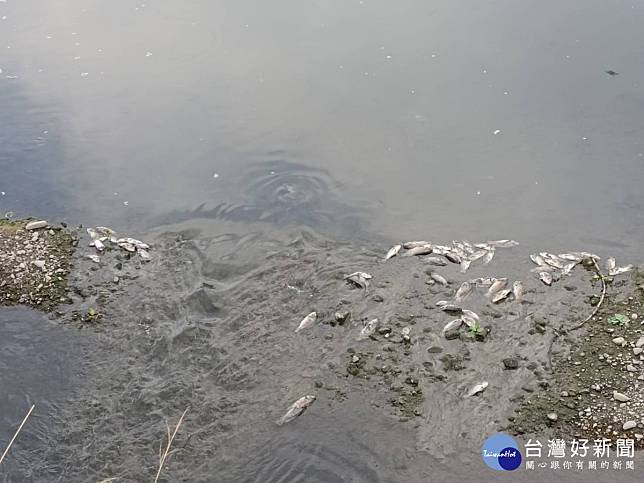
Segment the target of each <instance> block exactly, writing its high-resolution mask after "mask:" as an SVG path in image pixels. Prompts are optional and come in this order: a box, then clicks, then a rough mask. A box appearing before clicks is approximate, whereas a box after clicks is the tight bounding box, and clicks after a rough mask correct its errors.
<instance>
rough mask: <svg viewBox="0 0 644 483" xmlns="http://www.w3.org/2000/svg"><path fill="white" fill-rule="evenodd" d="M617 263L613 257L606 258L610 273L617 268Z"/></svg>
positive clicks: (607, 268)
mask: <svg viewBox="0 0 644 483" xmlns="http://www.w3.org/2000/svg"><path fill="white" fill-rule="evenodd" d="M616 264H617V262H616V261H615V259H614V258H613V257H610V258H607V259H606V270H608V273H609V274H610V272H611V271H612V270H615V265H616Z"/></svg>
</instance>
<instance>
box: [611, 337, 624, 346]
mask: <svg viewBox="0 0 644 483" xmlns="http://www.w3.org/2000/svg"><path fill="white" fill-rule="evenodd" d="M613 342H614V343H615V344H617V345H624V343H625V342H626V339H624V338H623V337H615V338H614V339H613Z"/></svg>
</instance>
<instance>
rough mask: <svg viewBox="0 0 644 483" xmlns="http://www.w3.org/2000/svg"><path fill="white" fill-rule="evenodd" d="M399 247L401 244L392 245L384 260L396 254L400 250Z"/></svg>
mask: <svg viewBox="0 0 644 483" xmlns="http://www.w3.org/2000/svg"><path fill="white" fill-rule="evenodd" d="M401 248H402V245H394V246H393V247H391V248H390V249H389V251H388V252H387V255H385V260H389V259H390V258H393V257H395V256H396V255H398V252H399V251H400V249H401Z"/></svg>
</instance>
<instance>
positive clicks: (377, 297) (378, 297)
mask: <svg viewBox="0 0 644 483" xmlns="http://www.w3.org/2000/svg"><path fill="white" fill-rule="evenodd" d="M371 300H373V301H374V302H382V301H384V300H385V299H384V298H383V297H382V295H380V294H376V295H374V296H373V297H372V298H371Z"/></svg>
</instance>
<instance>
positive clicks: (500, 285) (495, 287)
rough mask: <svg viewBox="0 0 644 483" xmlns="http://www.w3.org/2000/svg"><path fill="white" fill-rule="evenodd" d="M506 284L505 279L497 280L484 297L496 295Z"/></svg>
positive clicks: (506, 280)
mask: <svg viewBox="0 0 644 483" xmlns="http://www.w3.org/2000/svg"><path fill="white" fill-rule="evenodd" d="M507 283H508V279H507V278H497V279H496V280H495V281H494V282H493V283H492V285H491V286H490V288H489V289H488V291H487V293H486V294H485V296H486V297H492V296H493V295H494V294H495V293H497V292H498V291H499V290H503V289H504V288H505V286H506V284H507Z"/></svg>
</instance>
